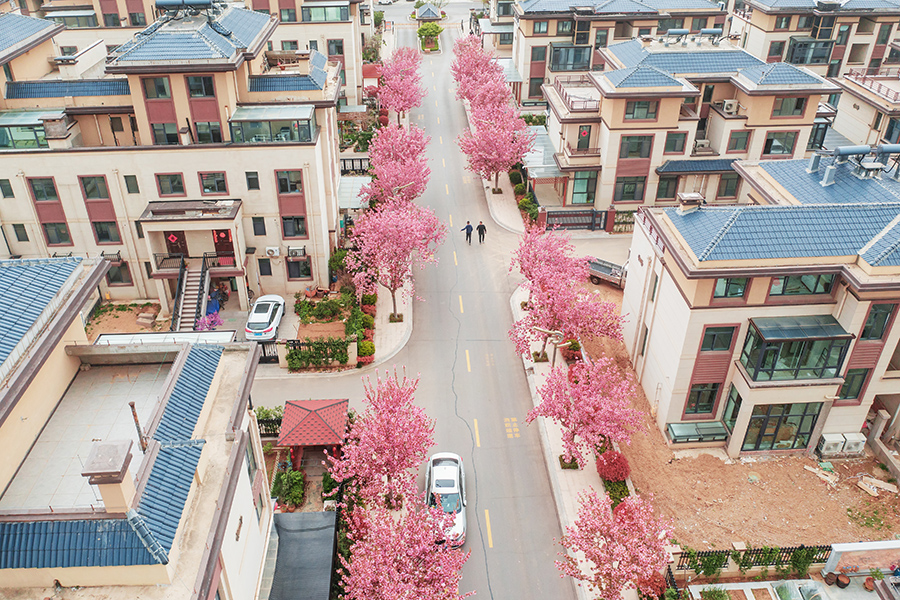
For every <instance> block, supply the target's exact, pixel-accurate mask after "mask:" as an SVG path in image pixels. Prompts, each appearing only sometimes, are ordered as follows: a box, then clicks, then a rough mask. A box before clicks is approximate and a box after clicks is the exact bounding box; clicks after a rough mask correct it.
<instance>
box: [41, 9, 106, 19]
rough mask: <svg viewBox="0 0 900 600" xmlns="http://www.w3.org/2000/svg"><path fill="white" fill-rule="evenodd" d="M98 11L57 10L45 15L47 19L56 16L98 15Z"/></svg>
mask: <svg viewBox="0 0 900 600" xmlns="http://www.w3.org/2000/svg"><path fill="white" fill-rule="evenodd" d="M96 16H97V13H95V12H94V11H92V10H56V11H53V12H49V11H48V12H47V13H46V14H45V15H44V18H46V19H53V18H55V17H96Z"/></svg>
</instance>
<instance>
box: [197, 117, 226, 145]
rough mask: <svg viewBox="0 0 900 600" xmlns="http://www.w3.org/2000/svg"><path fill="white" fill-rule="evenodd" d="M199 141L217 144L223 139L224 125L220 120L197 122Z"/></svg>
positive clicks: (200, 142) (199, 142)
mask: <svg viewBox="0 0 900 600" xmlns="http://www.w3.org/2000/svg"><path fill="white" fill-rule="evenodd" d="M196 125H197V143H198V144H215V143H219V142H221V141H222V126H221V125H220V124H219V122H218V121H213V122H209V123H197V124H196Z"/></svg>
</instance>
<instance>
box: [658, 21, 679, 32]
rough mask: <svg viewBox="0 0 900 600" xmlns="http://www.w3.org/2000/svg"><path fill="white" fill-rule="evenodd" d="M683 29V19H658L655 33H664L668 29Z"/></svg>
mask: <svg viewBox="0 0 900 600" xmlns="http://www.w3.org/2000/svg"><path fill="white" fill-rule="evenodd" d="M683 27H684V19H660V20H659V22H658V23H657V24H656V33H665V32H667V31H668V30H670V29H681V28H683Z"/></svg>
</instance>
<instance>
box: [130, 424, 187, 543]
mask: <svg viewBox="0 0 900 600" xmlns="http://www.w3.org/2000/svg"><path fill="white" fill-rule="evenodd" d="M202 450H203V440H197V442H196V443H190V444H166V445H163V446H162V447H161V448H160V449H159V453H158V454H157V455H156V459H155V460H154V461H153V468H152V470H151V471H150V476H149V478H148V479H147V484H146V485H145V486H144V493H143V494H142V495H141V503H140V506H139V507H138V513H139V514H140V515H141V516H142V517H143V518H144V521H145V522H146V523H147V527H148V528H149V529H150V532H151V533H152V534H153V536H154V538H156V541H158V542H159V543H160V544H161V545H162V547H163V548H164V549H165V551H166V553H168V552H169V551H170V550H172V544H173V542H174V540H175V531H176V530H177V529H178V522H179V521H181V514H182V513H183V512H184V505H185V502H187V497H188V492H189V491H190V490H191V482H192V481H193V480H194V472H195V471H196V470H197V463H198V462H200V452H201V451H202Z"/></svg>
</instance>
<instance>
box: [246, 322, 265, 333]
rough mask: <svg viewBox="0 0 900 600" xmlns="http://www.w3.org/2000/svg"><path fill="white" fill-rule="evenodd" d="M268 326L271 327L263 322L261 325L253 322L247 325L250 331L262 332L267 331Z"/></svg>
mask: <svg viewBox="0 0 900 600" xmlns="http://www.w3.org/2000/svg"><path fill="white" fill-rule="evenodd" d="M268 326H269V322H268V321H262V322H260V323H253V322H249V323H247V329H249V330H250V331H262V330H263V329H266V328H267V327H268Z"/></svg>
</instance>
